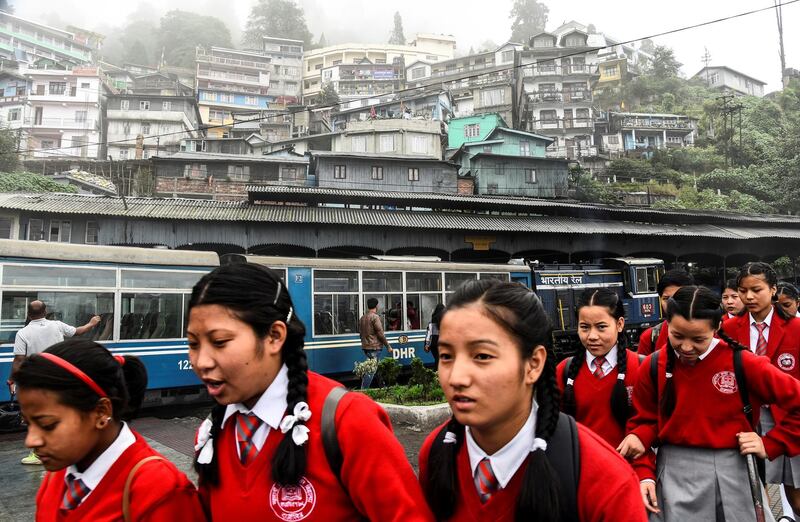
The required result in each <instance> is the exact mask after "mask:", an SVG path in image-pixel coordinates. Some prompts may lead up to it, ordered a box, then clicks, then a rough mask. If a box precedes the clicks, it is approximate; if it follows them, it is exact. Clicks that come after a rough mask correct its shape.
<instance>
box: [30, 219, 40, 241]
mask: <svg viewBox="0 0 800 522" xmlns="http://www.w3.org/2000/svg"><path fill="white" fill-rule="evenodd" d="M26 239H29V240H30V241H41V240H42V239H44V220H42V219H29V220H28V230H27V233H26Z"/></svg>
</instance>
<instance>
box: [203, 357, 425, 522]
mask: <svg viewBox="0 0 800 522" xmlns="http://www.w3.org/2000/svg"><path fill="white" fill-rule="evenodd" d="M335 386H339V384H338V383H336V382H334V381H332V380H330V379H327V378H325V377H323V376H321V375H319V374H316V373H314V372H308V400H307V402H308V405H309V409H310V410H311V418H310V419H309V420H308V422H306V426H307V427H308V428H309V430H310V433H309V438H308V441H307V442H306V472H305V476H304V477H303V478H302V479H301V480H300V484H299V485H298V486H297V487H280V486H278V485H277V484H275V483H274V482H273V480H272V471H271V469H272V458H273V456H274V455H275V451H276V449H277V447H278V445H279V444H280V442H281V441H282V440H283V437H284V435H283V434H282V433H281V432H280V430H272V429H271V430H270V432H269V436H268V437H267V440H266V442H265V443H264V446H263V447H262V448H261V451H259V452H258V456H257V457H256V459H255V460H254V461H253V462H252V463H251V464H249V465H248V466H243V465H242V464H241V461H240V460H239V456H238V454H237V452H236V434H235V425H236V423H235V422H231V420H229V421H228V422H227V423H226V424H225V428H224V429H223V430H222V433H221V435H220V439H219V441H217V446H216V448H215V451H216V452H217V453H218V454H217V455H215V458H216V459H217V461H218V464H219V477H220V481H219V485H217V486H213V485H211V484H208V483H204V482H203V481H202V480H201V483H200V496H201V500H202V502H203V504H204V506H205V508H206V512H207V513H208V515H209V518H210V519H211V520H239V521H245V520H274V521H300V520H303V521H305V522H314V521H323V522H338V521H345V520H347V521H350V520H359V519H362V518H365V517H366V518H368V519H370V520H380V521H382V522H383V521H401V520H402V521H404V522H405V521H411V522H416V521H429V520H433V516H432V515H431V513H430V511H429V510H428V508H427V505H426V504H425V499H424V497H423V495H422V490H421V489H420V487H419V484H418V482H417V479H416V477H415V476H414V471H413V470H412V469H411V466H410V465H409V463H408V460H407V459H406V456H405V452H404V450H403V448H402V446H401V445H400V443H399V442H398V441H397V439H396V438H395V437H394V435H393V433H392V428H391V422H390V420H389V417H388V415H387V414H386V412H385V411H384V410H383V409H382V408H381V407H380V406H378V405H377V404H376V403H375V402H373V401H372V400H371V399H369V398H368V397H366V396H365V395H362V394H360V393H348V394H347V395H345V396H344V397H343V398H342V400H341V402H340V403H339V406H338V408H337V410H336V431H337V434H338V438H339V446H340V447H341V450H342V455H343V464H342V470H341V480H342V483H344V486H345V488H346V491H345V489H343V488H342V485H341V483H340V482H339V479H338V478H337V477H336V476H335V475H334V474H333V472H332V471H331V469H330V466H329V465H328V459H327V458H326V456H325V450H324V447H323V445H322V437H321V424H320V419H321V417H322V406H323V403H324V401H325V397H327V395H328V392H329V391H330V390H331V389H332V388H334V387H335ZM287 436H290V433H289V434H287Z"/></svg>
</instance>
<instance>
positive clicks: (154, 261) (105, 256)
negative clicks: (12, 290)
mask: <svg viewBox="0 0 800 522" xmlns="http://www.w3.org/2000/svg"><path fill="white" fill-rule="evenodd" d="M0 257H3V258H23V259H47V260H52V261H82V262H96V263H122V264H135V265H164V266H196V267H215V266H219V256H217V254H216V253H215V252H201V251H195V250H169V249H161V248H142V247H122V246H99V245H77V244H71V243H55V242H52V243H51V242H47V241H24V240H16V239H0Z"/></svg>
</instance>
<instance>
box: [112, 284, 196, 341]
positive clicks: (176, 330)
mask: <svg viewBox="0 0 800 522" xmlns="http://www.w3.org/2000/svg"><path fill="white" fill-rule="evenodd" d="M183 323H184V321H183V294H144V293H142V294H122V319H121V320H120V332H119V337H120V339H176V338H179V337H182V336H183Z"/></svg>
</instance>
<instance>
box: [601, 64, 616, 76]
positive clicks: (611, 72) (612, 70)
mask: <svg viewBox="0 0 800 522" xmlns="http://www.w3.org/2000/svg"><path fill="white" fill-rule="evenodd" d="M618 74H619V69H618V68H617V66H616V65H607V66H606V67H603V75H604V76H617V75H618Z"/></svg>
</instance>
